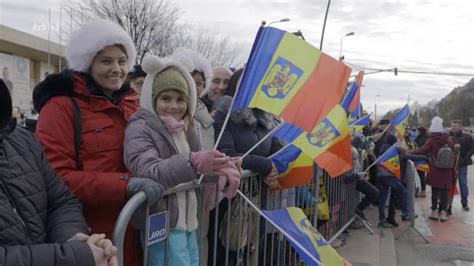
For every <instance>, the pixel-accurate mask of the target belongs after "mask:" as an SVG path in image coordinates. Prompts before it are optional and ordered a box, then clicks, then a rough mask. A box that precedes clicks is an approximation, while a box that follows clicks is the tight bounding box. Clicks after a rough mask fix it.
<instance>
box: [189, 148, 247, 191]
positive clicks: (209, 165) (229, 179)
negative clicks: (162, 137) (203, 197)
mask: <svg viewBox="0 0 474 266" xmlns="http://www.w3.org/2000/svg"><path fill="white" fill-rule="evenodd" d="M191 161H192V164H193V167H194V169H195V170H196V172H197V173H198V174H203V175H209V176H219V181H218V187H219V191H222V192H224V193H225V194H226V197H227V198H230V199H231V198H233V197H235V195H236V194H237V189H238V188H239V186H240V171H239V170H238V169H237V167H236V166H235V164H234V162H233V160H232V159H231V158H229V157H227V156H226V155H225V154H223V153H221V152H219V151H216V150H210V151H199V152H194V153H192V154H191ZM224 190H226V191H224Z"/></svg>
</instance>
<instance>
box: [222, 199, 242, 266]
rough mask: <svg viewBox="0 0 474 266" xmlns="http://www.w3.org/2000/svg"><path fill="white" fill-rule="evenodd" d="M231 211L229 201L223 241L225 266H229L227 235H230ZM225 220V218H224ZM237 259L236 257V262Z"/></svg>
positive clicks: (230, 202) (228, 202) (229, 202)
mask: <svg viewBox="0 0 474 266" xmlns="http://www.w3.org/2000/svg"><path fill="white" fill-rule="evenodd" d="M231 211H232V201H231V200H230V199H229V200H228V201H227V213H226V215H227V226H226V239H225V240H226V241H225V266H228V265H229V235H230V221H231V220H230V219H231V215H230V213H231ZM224 219H225V217H224ZM238 259H239V257H238V256H237V260H238Z"/></svg>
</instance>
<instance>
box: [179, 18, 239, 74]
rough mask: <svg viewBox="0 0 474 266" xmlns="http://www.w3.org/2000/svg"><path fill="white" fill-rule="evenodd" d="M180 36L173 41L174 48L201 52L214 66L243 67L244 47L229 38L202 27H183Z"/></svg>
mask: <svg viewBox="0 0 474 266" xmlns="http://www.w3.org/2000/svg"><path fill="white" fill-rule="evenodd" d="M178 32H179V33H181V34H180V36H175V38H174V39H173V42H174V47H186V48H189V49H192V50H195V51H198V52H200V53H201V54H202V55H203V56H204V57H206V58H207V59H209V61H210V62H211V65H212V66H237V67H239V66H242V64H243V61H244V57H243V55H244V46H243V44H241V43H237V42H235V41H232V39H231V38H230V37H229V36H220V35H219V33H218V32H217V31H212V30H209V29H205V28H202V27H193V26H189V25H182V27H181V30H180V31H178Z"/></svg>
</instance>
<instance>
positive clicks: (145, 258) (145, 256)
mask: <svg viewBox="0 0 474 266" xmlns="http://www.w3.org/2000/svg"><path fill="white" fill-rule="evenodd" d="M149 216H150V206H149V205H147V206H146V211H145V217H146V218H145V219H146V221H145V236H144V239H145V246H144V247H143V266H147V265H148V240H149V239H148V236H149V234H150V230H149V227H150V220H149V219H148V217H149ZM166 230H167V232H169V230H168V229H166Z"/></svg>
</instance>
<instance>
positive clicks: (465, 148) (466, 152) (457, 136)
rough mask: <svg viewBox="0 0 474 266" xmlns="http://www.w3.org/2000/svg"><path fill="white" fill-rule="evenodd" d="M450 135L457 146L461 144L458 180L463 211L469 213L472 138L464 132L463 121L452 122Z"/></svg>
mask: <svg viewBox="0 0 474 266" xmlns="http://www.w3.org/2000/svg"><path fill="white" fill-rule="evenodd" d="M450 135H451V136H452V137H453V138H454V141H455V144H459V145H460V146H461V150H460V157H459V162H458V164H459V169H458V175H457V179H458V182H459V190H460V191H461V205H462V209H463V210H465V211H469V204H468V203H469V202H468V198H469V189H468V183H467V168H468V166H469V165H471V164H472V159H471V157H472V153H473V149H474V146H473V145H472V136H471V135H469V134H467V133H464V132H462V122H461V120H453V121H452V122H451V131H450Z"/></svg>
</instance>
